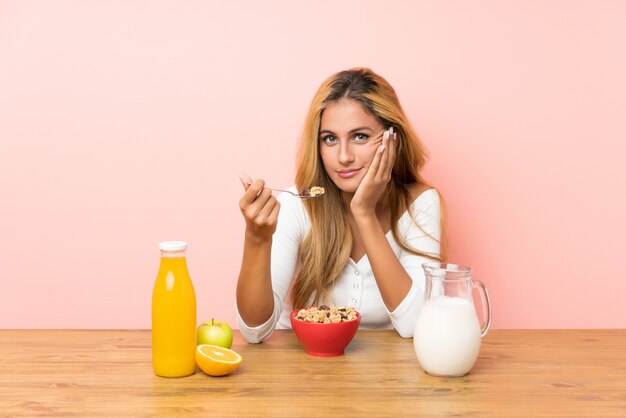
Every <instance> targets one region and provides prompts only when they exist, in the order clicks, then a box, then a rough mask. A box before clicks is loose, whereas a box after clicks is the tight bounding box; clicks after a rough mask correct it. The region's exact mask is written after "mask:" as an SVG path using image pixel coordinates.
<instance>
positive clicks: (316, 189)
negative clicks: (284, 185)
mask: <svg viewBox="0 0 626 418" xmlns="http://www.w3.org/2000/svg"><path fill="white" fill-rule="evenodd" d="M268 189H270V190H274V191H275V192H283V193H289V194H290V195H292V196H294V197H298V198H300V199H312V198H314V197H320V196H321V195H323V194H324V192H325V190H324V188H323V187H320V186H313V187H311V188H310V189H302V191H300V193H299V194H298V193H294V192H290V191H289V190H281V189H272V188H271V187H268Z"/></svg>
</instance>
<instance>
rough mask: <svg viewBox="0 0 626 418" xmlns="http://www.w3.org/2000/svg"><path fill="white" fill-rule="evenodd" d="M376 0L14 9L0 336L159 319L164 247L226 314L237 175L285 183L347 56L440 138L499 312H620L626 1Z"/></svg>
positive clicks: (557, 319)
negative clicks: (184, 255) (319, 94)
mask: <svg viewBox="0 0 626 418" xmlns="http://www.w3.org/2000/svg"><path fill="white" fill-rule="evenodd" d="M224 3H227V4H224ZM382 4H383V3H381V2H379V1H363V0H353V1H341V2H337V1H334V0H324V1H315V2H312V1H309V2H293V1H290V0H284V1H269V0H266V1H262V2H253V1H234V2H217V1H215V2H203V1H187V2H176V1H173V0H172V1H153V0H150V1H148V0H135V1H69V0H57V1H54V2H49V1H0V183H1V186H2V187H1V190H2V197H1V198H0V199H1V204H0V238H1V239H0V257H1V263H2V267H1V273H0V283H1V290H0V328H22V327H26V328H31V327H32V328H38V327H42V328H47V327H53V328H57V327H58V328H148V327H149V326H150V298H151V292H152V285H153V283H154V278H155V274H156V272H157V269H158V263H159V252H158V242H159V241H162V240H170V239H182V240H187V241H189V243H190V247H189V251H188V262H189V268H190V271H191V274H192V277H193V279H194V283H195V287H196V292H197V300H198V319H199V320H205V319H208V318H210V317H212V316H214V317H217V318H222V319H224V320H227V321H229V322H231V324H234V306H235V305H234V289H235V283H236V279H237V274H238V270H239V264H240V254H241V246H242V233H243V220H242V218H241V214H240V213H239V210H238V199H239V196H240V194H241V192H242V189H241V185H240V184H239V181H238V179H237V173H238V172H239V171H246V172H248V173H250V174H251V175H253V176H259V177H264V178H265V179H266V180H267V181H268V182H269V183H271V185H273V186H275V187H281V186H287V185H289V184H291V181H292V180H291V179H292V177H293V174H294V158H293V157H294V153H295V147H296V140H297V138H298V135H299V132H300V129H301V127H302V122H303V117H304V115H305V112H306V110H307V106H308V103H309V101H310V100H311V98H312V96H313V93H314V91H315V89H316V88H317V86H318V85H319V84H320V83H321V81H322V80H323V79H324V78H325V77H327V76H328V75H330V74H331V73H334V72H336V71H338V70H341V69H345V68H349V67H353V66H368V67H371V68H372V69H374V70H375V71H377V72H379V73H381V74H382V75H383V76H384V77H386V78H387V79H388V80H389V81H390V82H391V83H392V84H393V85H394V86H395V88H396V90H397V92H398V94H399V96H400V99H401V101H402V102H403V105H404V107H405V110H406V112H407V113H408V115H409V116H410V118H411V119H412V121H413V122H414V124H415V126H416V128H417V131H418V133H420V134H421V137H422V139H423V141H424V142H425V144H426V145H427V147H428V148H429V150H430V152H431V155H432V158H431V161H430V163H429V165H428V167H427V170H426V176H427V178H429V179H430V180H431V182H432V183H434V184H435V185H437V186H438V187H439V188H440V190H441V191H442V193H443V195H444V197H445V199H446V202H447V206H448V229H449V236H450V244H451V260H452V261H455V262H458V263H464V264H469V265H471V266H473V267H475V269H476V277H477V278H480V279H481V280H482V281H484V282H485V283H486V284H487V286H488V287H489V289H490V291H491V295H492V300H493V307H494V327H497V328H551V327H561V328H583V327H591V328H596V327H600V328H603V327H626V308H625V307H624V295H625V294H626V280H625V279H626V275H625V274H624V269H623V267H622V266H621V264H620V263H619V262H618V261H620V260H624V256H623V250H622V249H623V244H622V241H623V237H624V234H625V232H626V228H625V221H624V213H626V197H625V196H626V194H625V193H624V186H625V184H626V182H625V180H626V170H625V168H624V163H623V161H622V160H623V158H622V152H626V145H625V144H626V141H625V140H626V118H625V116H626V77H625V74H626V49H625V47H624V40H625V39H626V25H624V22H625V21H626V2H624V1H617V0H616V1H495V0H494V1H487V0H485V1H468V2H463V1H436V2H435V1H432V2H425V1H419V2H409V1H396V0H389V1H386V2H384V4H385V6H384V7H382V6H381V5H382Z"/></svg>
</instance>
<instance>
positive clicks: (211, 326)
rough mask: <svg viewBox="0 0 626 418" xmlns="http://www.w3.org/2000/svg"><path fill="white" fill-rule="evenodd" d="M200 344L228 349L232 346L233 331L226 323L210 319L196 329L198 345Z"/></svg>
mask: <svg viewBox="0 0 626 418" xmlns="http://www.w3.org/2000/svg"><path fill="white" fill-rule="evenodd" d="M200 344H211V345H217V346H220V347H224V348H230V347H231V346H232V345H233V330H232V329H231V328H230V326H229V325H228V324H227V323H226V322H223V321H218V320H216V319H211V320H210V321H207V322H205V323H203V324H201V325H200V326H199V327H198V345H200Z"/></svg>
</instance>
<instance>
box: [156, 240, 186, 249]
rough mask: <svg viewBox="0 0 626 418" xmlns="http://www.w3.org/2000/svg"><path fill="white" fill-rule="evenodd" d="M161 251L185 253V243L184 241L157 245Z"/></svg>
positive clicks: (165, 242)
mask: <svg viewBox="0 0 626 418" xmlns="http://www.w3.org/2000/svg"><path fill="white" fill-rule="evenodd" d="M159 249H160V250H161V251H185V250H186V249H187V243H186V242H185V241H164V242H160V243H159Z"/></svg>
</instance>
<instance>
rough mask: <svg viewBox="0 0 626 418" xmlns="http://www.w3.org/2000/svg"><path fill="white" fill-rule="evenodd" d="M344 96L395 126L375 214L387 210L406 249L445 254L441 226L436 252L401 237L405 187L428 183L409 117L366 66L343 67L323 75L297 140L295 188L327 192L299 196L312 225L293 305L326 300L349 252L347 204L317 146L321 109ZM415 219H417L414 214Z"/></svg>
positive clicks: (391, 91)
mask: <svg viewBox="0 0 626 418" xmlns="http://www.w3.org/2000/svg"><path fill="white" fill-rule="evenodd" d="M344 99H347V100H353V101H355V102H357V103H360V104H361V105H362V106H363V108H364V109H365V111H366V112H369V113H370V114H372V115H373V116H374V117H376V118H377V119H378V120H379V121H380V122H381V123H382V125H383V126H384V127H385V129H387V128H389V127H390V126H393V127H394V131H395V132H396V133H397V149H396V161H395V164H394V167H393V170H392V179H391V181H390V182H389V185H388V186H387V189H386V191H385V192H384V194H383V196H382V197H381V199H380V200H379V205H378V206H379V207H378V208H377V213H379V214H380V213H388V214H389V221H390V225H391V231H392V234H393V238H394V239H395V241H396V242H397V243H398V245H400V247H401V248H403V249H404V250H406V251H409V252H411V253H413V254H417V255H422V256H426V257H429V258H431V259H435V260H439V261H443V260H444V258H445V248H444V245H443V243H444V239H443V238H444V235H443V228H442V236H441V240H440V247H441V250H440V254H426V253H423V252H420V251H418V250H416V249H414V248H411V247H409V246H408V245H407V244H406V243H405V242H403V241H402V240H400V239H399V233H398V225H397V221H398V219H400V217H401V216H402V214H403V213H404V212H405V211H406V210H410V208H411V203H412V199H411V193H410V189H409V188H410V187H411V186H413V185H416V184H417V185H427V183H426V182H425V181H424V180H423V179H422V178H421V176H420V174H419V171H420V169H421V168H422V167H423V166H424V164H425V163H426V160H427V155H426V151H425V149H424V148H423V146H422V144H421V143H420V141H419V139H418V137H417V134H416V133H415V131H414V130H413V128H412V127H411V125H410V123H409V121H408V120H407V118H406V116H405V114H404V111H403V110H402V107H401V106H400V102H399V100H398V97H397V96H396V93H395V91H394V89H393V87H391V85H390V84H389V83H388V82H387V81H386V80H385V79H384V78H382V77H381V76H379V75H377V74H376V73H374V72H373V71H372V70H370V69H368V68H354V69H351V70H346V71H341V72H339V73H337V74H334V75H332V76H331V77H329V78H328V79H326V80H325V81H324V82H323V83H322V85H321V86H320V87H319V89H318V91H317V93H316V94H315V96H314V98H313V101H312V102H311V107H310V109H309V112H308V114H307V117H306V119H305V124H304V131H303V133H302V138H301V141H300V147H299V152H298V159H297V168H296V187H297V188H298V189H299V190H301V189H303V188H305V187H310V186H311V185H319V186H322V187H324V189H325V190H326V193H325V195H324V197H323V198H320V199H309V200H304V201H303V203H304V206H305V208H306V211H307V212H308V215H309V219H310V221H311V229H310V230H309V232H308V233H307V235H306V237H305V238H304V240H303V241H302V243H301V245H300V249H299V257H300V260H301V262H302V268H301V270H300V273H299V274H298V276H297V278H296V280H295V283H294V285H293V287H292V289H291V302H292V305H293V307H294V308H301V307H304V306H305V305H306V304H307V303H308V301H309V299H310V298H311V296H314V299H313V305H316V304H318V303H319V302H320V301H321V300H323V299H325V298H326V297H327V296H328V295H329V293H330V291H331V289H332V288H333V286H334V283H335V281H336V280H337V278H338V277H339V275H340V274H341V271H342V270H343V269H344V267H345V265H346V263H347V262H348V259H349V257H350V253H351V251H352V233H351V230H350V226H349V220H348V211H349V210H350V209H349V208H347V207H346V206H345V203H344V201H343V199H342V198H341V191H340V190H339V188H337V186H336V185H335V184H334V183H333V181H332V180H331V179H330V178H329V177H328V174H327V173H326V170H325V169H324V166H323V164H322V159H321V157H320V151H319V144H320V141H319V129H320V121H321V117H322V112H323V111H324V109H326V108H327V107H328V106H329V105H330V104H332V103H334V102H337V101H339V100H344ZM383 202H385V203H383ZM383 205H385V207H383ZM411 216H412V217H413V214H411ZM413 220H414V221H415V218H414V217H413ZM416 224H417V222H416ZM418 226H419V225H418ZM442 226H443V225H442ZM433 239H435V238H434V237H433Z"/></svg>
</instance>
